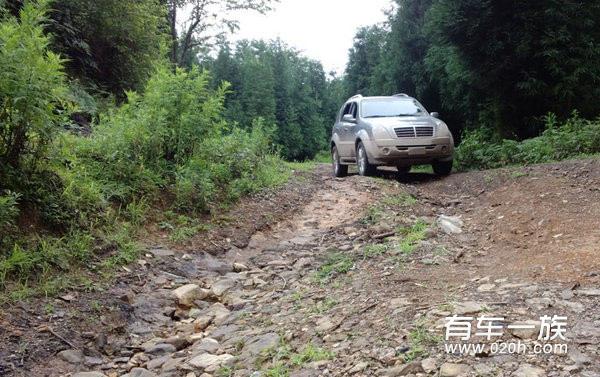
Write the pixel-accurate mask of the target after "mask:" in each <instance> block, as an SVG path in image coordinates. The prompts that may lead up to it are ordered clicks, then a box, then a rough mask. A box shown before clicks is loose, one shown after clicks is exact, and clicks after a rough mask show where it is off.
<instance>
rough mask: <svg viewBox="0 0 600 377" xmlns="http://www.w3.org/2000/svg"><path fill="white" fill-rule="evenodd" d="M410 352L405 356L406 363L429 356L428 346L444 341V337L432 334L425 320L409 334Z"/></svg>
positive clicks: (420, 321)
mask: <svg viewBox="0 0 600 377" xmlns="http://www.w3.org/2000/svg"><path fill="white" fill-rule="evenodd" d="M408 341H409V342H410V350H409V351H408V352H407V353H406V354H405V355H404V361H405V362H407V363H408V362H411V361H413V360H415V359H418V358H420V357H425V356H426V355H427V346H433V345H436V344H438V343H439V342H440V341H442V337H440V336H439V335H436V334H432V333H431V332H429V331H428V330H427V328H426V327H425V322H424V320H419V321H417V323H416V324H415V328H414V329H413V330H412V331H411V332H410V333H409V334H408Z"/></svg>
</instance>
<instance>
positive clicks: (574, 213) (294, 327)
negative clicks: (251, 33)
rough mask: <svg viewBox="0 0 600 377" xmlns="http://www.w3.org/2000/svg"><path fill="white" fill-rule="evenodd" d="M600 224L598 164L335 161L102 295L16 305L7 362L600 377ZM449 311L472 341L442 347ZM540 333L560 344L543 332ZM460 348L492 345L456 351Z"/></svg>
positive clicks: (185, 370)
mask: <svg viewBox="0 0 600 377" xmlns="http://www.w3.org/2000/svg"><path fill="white" fill-rule="evenodd" d="M444 216H446V217H444ZM599 217H600V161H598V160H586V161H574V162H565V163H561V164H550V165H541V166H535V167H527V168H519V169H512V170H496V171H487V172H473V173H465V174H456V175H453V176H450V177H448V178H445V179H437V178H435V177H433V176H431V175H428V174H414V173H413V174H410V175H408V176H405V177H401V178H396V177H395V176H394V175H393V174H391V173H389V174H388V173H385V172H384V173H382V175H381V176H379V177H374V178H363V177H358V176H350V177H348V178H346V179H334V178H333V177H331V176H330V174H329V167H328V166H325V165H323V166H319V167H318V168H317V170H316V171H315V172H314V173H311V174H308V175H303V176H301V177H299V179H297V180H295V181H294V182H292V183H290V184H289V185H288V186H287V187H285V188H284V189H283V190H279V191H278V192H276V193H271V194H269V195H263V196H261V197H256V198H253V199H252V200H248V201H246V202H244V203H242V204H241V205H240V206H239V207H237V208H236V209H234V210H233V211H232V213H231V214H229V221H228V222H224V224H225V225H223V226H221V227H218V228H216V229H213V230H211V231H210V232H209V233H207V234H204V235H201V236H199V237H197V238H196V239H194V240H192V241H191V242H190V243H189V244H188V245H186V246H185V247H175V246H173V245H168V244H166V243H163V242H160V240H161V238H160V237H159V236H158V235H155V237H154V239H152V241H149V242H148V252H147V253H146V255H145V256H144V257H143V259H142V260H140V261H138V263H136V264H134V265H133V266H131V267H130V268H129V269H128V270H129V271H124V272H123V273H122V274H121V275H120V276H119V277H118V279H117V281H116V282H115V283H114V284H113V285H112V286H111V287H108V288H107V289H106V290H105V291H104V292H94V293H85V292H73V293H72V297H73V298H72V299H71V300H65V299H56V300H48V301H50V302H49V303H51V304H52V305H53V307H54V311H53V312H52V313H45V312H44V310H43V306H42V305H44V303H42V302H38V303H36V304H35V305H27V304H23V305H22V306H20V307H16V308H7V310H5V314H4V315H3V316H2V323H3V327H4V328H5V330H4V331H3V333H2V334H0V335H2V340H3V341H4V342H3V344H4V345H3V346H1V348H0V355H1V356H2V358H3V360H2V362H1V363H0V365H1V366H2V368H3V369H2V370H3V371H4V373H5V374H7V375H18V376H61V375H67V376H69V375H70V376H77V377H94V376H122V375H127V376H129V377H133V376H136V377H151V376H186V377H193V376H196V377H199V376H203V377H209V376H253V377H258V376H265V377H269V376H296V377H300V376H305V377H307V376H315V377H316V376H427V375H431V376H433V375H437V376H461V375H465V376H517V377H520V376H523V377H530V376H531V377H536V376H570V375H577V376H585V377H593V376H600V350H599V347H598V344H599V343H600V286H599V283H600V257H599V255H600V246H599V241H600V220H599ZM444 219H447V220H444ZM450 228H453V230H455V231H456V232H455V233H453V232H451V231H450V230H451V229H450ZM93 303H97V304H95V305H94V304H93ZM45 304H48V303H45ZM57 313H58V314H57ZM454 315H457V316H462V317H471V319H470V320H467V321H466V323H468V324H469V325H470V326H471V330H472V331H471V332H470V334H471V338H470V340H469V341H460V339H457V337H454V338H452V337H451V339H450V340H448V341H445V339H444V338H445V336H446V335H447V334H446V331H447V325H448V320H447V317H451V316H454ZM543 316H549V317H554V316H559V317H566V319H561V318H554V320H555V321H554V322H553V323H552V324H551V326H550V325H548V326H549V327H547V323H546V320H541V319H540V318H541V317H543ZM486 318H487V319H490V320H487V321H486ZM561 322H564V324H563V325H561ZM462 325H463V327H461V329H462V330H463V332H464V329H465V327H464V326H465V320H464V319H463V321H462ZM517 327H518V328H517ZM546 327H547V329H548V330H554V331H552V332H551V333H550V334H549V335H551V336H554V337H555V339H553V340H551V341H548V342H546V341H543V340H538V338H539V336H540V333H541V332H542V333H543V330H544V329H546ZM48 328H50V329H52V331H48ZM557 328H558V330H557ZM561 328H565V329H566V331H565V332H564V333H563V332H561V331H560V329H561ZM476 331H477V332H486V331H487V332H488V333H491V332H494V333H499V334H496V335H494V336H490V337H489V339H488V337H486V336H484V335H479V336H476V334H475V333H476ZM557 334H558V335H557ZM563 335H564V338H566V339H565V340H563V339H562V337H563ZM462 336H464V334H463V335H461V337H462ZM458 343H460V344H469V343H472V344H480V343H481V344H482V345H483V346H485V348H483V349H478V350H475V349H473V350H470V352H459V351H458V349H456V350H448V349H447V346H448V344H450V345H452V344H458ZM492 344H495V345H492ZM511 345H522V347H524V348H523V350H524V351H523V352H519V353H514V352H509V351H511V349H510V347H511ZM544 345H546V346H547V347H549V348H547V349H546V350H547V351H549V352H536V349H537V348H541V347H542V346H544ZM563 345H566V346H567V347H566V349H565V348H562V347H563ZM19 347H20V348H19ZM503 347H506V349H505V350H504V351H505V352H502V351H503ZM518 347H521V346H518ZM536 347H537V348H536ZM550 348H551V350H550ZM519 350H521V348H519ZM90 371H91V372H90ZM85 372H90V373H87V374H86V373H85Z"/></svg>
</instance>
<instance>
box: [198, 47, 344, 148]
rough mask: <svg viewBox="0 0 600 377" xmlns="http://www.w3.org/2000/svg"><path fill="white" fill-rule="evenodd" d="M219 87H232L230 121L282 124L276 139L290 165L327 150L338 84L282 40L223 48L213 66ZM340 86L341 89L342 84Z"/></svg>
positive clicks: (338, 101)
mask: <svg viewBox="0 0 600 377" xmlns="http://www.w3.org/2000/svg"><path fill="white" fill-rule="evenodd" d="M207 64H208V66H209V67H210V69H211V71H212V72H213V74H214V80H215V84H219V83H220V82H222V81H227V82H230V83H231V85H232V87H231V89H232V91H231V93H230V95H228V97H227V102H226V107H227V119H228V120H229V121H233V122H237V123H238V124H240V125H241V127H243V128H249V127H251V125H252V120H253V119H254V118H256V117H261V118H263V119H265V121H266V122H267V123H274V124H275V125H276V130H275V140H276V142H277V144H278V145H279V147H280V148H281V153H282V155H283V156H284V157H285V158H287V159H289V160H304V159H311V158H313V157H314V156H315V155H316V154H317V152H319V151H321V150H323V149H324V148H326V147H327V138H328V132H329V130H330V127H331V122H332V120H333V118H334V116H335V112H337V110H338V109H339V106H341V101H343V100H342V99H341V98H338V96H339V95H340V93H339V91H337V88H336V85H338V83H337V82H336V81H332V80H329V81H328V80H327V79H326V77H325V73H324V71H323V67H322V66H321V64H320V63H318V62H316V61H313V60H310V59H307V58H305V57H303V56H301V55H300V54H299V53H298V52H297V51H295V50H293V49H291V48H289V47H287V46H285V45H284V44H283V43H282V42H281V41H273V42H269V43H266V42H249V41H242V42H239V43H238V44H237V46H236V48H235V51H231V49H230V48H229V47H228V46H223V47H222V48H221V50H220V52H219V54H218V56H217V58H216V59H215V60H214V61H210V62H208V63H207ZM338 86H339V85H338Z"/></svg>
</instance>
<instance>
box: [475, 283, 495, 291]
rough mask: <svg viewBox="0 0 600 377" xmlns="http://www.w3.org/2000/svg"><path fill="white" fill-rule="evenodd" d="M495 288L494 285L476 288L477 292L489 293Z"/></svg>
mask: <svg viewBox="0 0 600 377" xmlns="http://www.w3.org/2000/svg"><path fill="white" fill-rule="evenodd" d="M494 288H496V284H483V285H480V286H479V287H478V288H477V291H479V292H491V291H493V290H494Z"/></svg>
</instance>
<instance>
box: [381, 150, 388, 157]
mask: <svg viewBox="0 0 600 377" xmlns="http://www.w3.org/2000/svg"><path fill="white" fill-rule="evenodd" d="M381 151H382V152H383V154H385V155H386V156H387V155H389V154H390V148H383V149H382V150H381Z"/></svg>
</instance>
